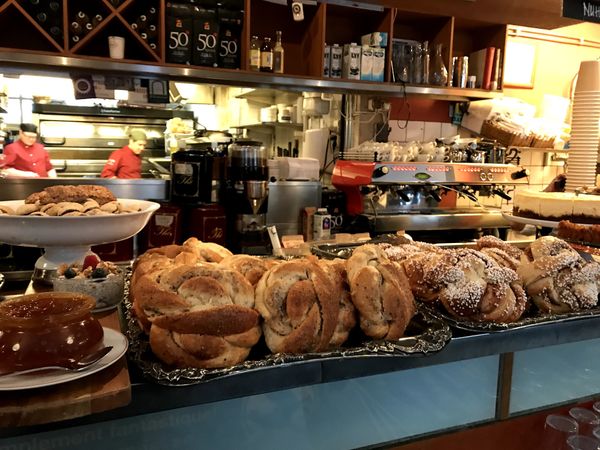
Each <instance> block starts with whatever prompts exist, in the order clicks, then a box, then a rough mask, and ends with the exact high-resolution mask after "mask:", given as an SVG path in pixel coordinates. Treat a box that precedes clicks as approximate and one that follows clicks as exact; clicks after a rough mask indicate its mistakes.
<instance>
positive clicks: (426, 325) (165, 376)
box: [121, 277, 452, 386]
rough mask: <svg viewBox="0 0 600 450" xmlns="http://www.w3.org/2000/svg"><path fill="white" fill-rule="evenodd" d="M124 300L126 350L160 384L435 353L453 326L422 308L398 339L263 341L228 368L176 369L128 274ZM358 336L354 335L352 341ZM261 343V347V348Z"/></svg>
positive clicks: (201, 381)
mask: <svg viewBox="0 0 600 450" xmlns="http://www.w3.org/2000/svg"><path fill="white" fill-rule="evenodd" d="M124 297H125V298H124V300H123V303H122V304H121V307H122V308H123V313H124V316H125V323H126V330H125V335H126V336H127V338H128V339H129V348H128V350H127V354H128V357H129V359H130V360H131V361H132V362H133V363H134V364H136V365H137V366H138V367H139V369H140V370H141V372H142V373H143V374H144V376H145V377H146V378H148V379H150V380H152V381H154V382H156V383H158V384H162V385H167V386H188V385H192V384H199V383H203V382H207V381H210V380H214V379H216V378H220V377H224V376H231V375H236V374H243V373H245V372H249V371H255V370H261V369H265V368H270V367H276V366H282V365H285V364H293V363H308V362H314V361H317V360H321V361H322V360H326V359H344V358H369V357H382V356H383V357H415V356H424V355H427V354H431V353H435V352H438V351H440V350H441V349H443V348H444V346H445V345H446V344H447V343H448V342H449V341H450V338H451V337H452V333H451V331H450V327H449V326H448V325H447V324H446V323H445V322H444V321H442V320H440V319H438V318H437V317H435V316H434V315H431V314H429V312H427V311H422V310H420V311H419V312H418V313H417V315H416V316H415V317H414V318H413V320H412V321H411V323H410V325H409V328H408V329H407V336H405V337H403V338H400V339H398V340H397V341H393V342H391V341H377V342H376V341H365V342H363V343H361V344H360V345H355V346H352V347H350V346H349V347H342V348H340V349H336V350H335V351H330V352H323V353H307V354H302V355H290V354H284V353H278V354H267V353H268V349H267V348H266V346H264V342H262V339H261V341H260V342H259V344H258V345H257V346H256V347H255V348H254V349H253V351H252V352H251V353H250V356H249V358H250V359H248V360H247V361H245V362H243V363H241V364H238V365H236V366H232V367H228V368H225V369H195V368H187V369H174V368H171V367H169V366H167V365H166V364H164V363H163V362H161V361H159V360H158V359H157V358H156V357H155V356H154V354H153V353H152V350H151V349H150V344H149V342H148V336H147V335H146V334H145V333H144V332H143V330H142V329H141V327H140V325H139V323H138V321H137V320H136V318H135V317H134V314H133V307H132V304H131V302H130V300H129V277H127V280H126V283H125V293H124ZM353 339H356V336H355V337H354V338H353V337H351V338H350V339H349V341H351V340H353ZM261 344H262V348H261Z"/></svg>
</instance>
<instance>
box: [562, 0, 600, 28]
mask: <svg viewBox="0 0 600 450" xmlns="http://www.w3.org/2000/svg"><path fill="white" fill-rule="evenodd" d="M562 15H563V17H570V18H571V19H578V20H585V21H586V22H596V23H600V1H598V0H563V9H562Z"/></svg>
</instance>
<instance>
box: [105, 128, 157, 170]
mask: <svg viewBox="0 0 600 450" xmlns="http://www.w3.org/2000/svg"><path fill="white" fill-rule="evenodd" d="M145 148H146V133H144V132H143V131H142V130H136V129H134V130H131V132H130V133H129V144H128V145H126V146H125V147H123V148H121V149H119V150H115V151H114V152H112V153H111V154H110V156H109V158H108V161H107V162H106V164H105V165H104V168H103V169H102V173H100V176H101V177H102V178H142V157H141V156H140V154H141V153H142V152H143V151H144V149H145Z"/></svg>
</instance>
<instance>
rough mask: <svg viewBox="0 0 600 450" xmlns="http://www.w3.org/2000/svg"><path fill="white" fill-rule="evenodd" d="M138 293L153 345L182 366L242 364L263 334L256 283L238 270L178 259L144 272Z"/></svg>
mask: <svg viewBox="0 0 600 450" xmlns="http://www.w3.org/2000/svg"><path fill="white" fill-rule="evenodd" d="M136 299H137V301H138V303H139V305H140V307H141V308H142V310H143V312H144V314H145V315H146V316H147V318H148V320H149V321H150V322H151V324H152V325H151V328H150V347H151V348H152V351H153V352H154V354H155V355H156V356H157V357H158V358H159V359H161V360H162V361H164V362H165V363H167V364H171V365H173V366H176V367H199V368H217V367H228V366H231V365H235V364H238V363H240V362H242V361H243V360H244V359H246V357H247V356H248V353H249V352H250V349H251V348H252V346H253V345H255V344H256V342H258V339H259V338H260V326H259V315H258V312H256V311H255V310H254V309H253V306H254V293H253V288H252V285H250V283H249V282H248V281H247V280H246V279H245V278H244V277H243V276H242V275H241V274H240V273H238V272H236V271H232V270H227V269H223V268H219V267H217V266H215V265H213V264H196V265H173V266H171V267H168V268H166V269H164V270H161V271H156V272H152V273H147V274H146V275H143V276H142V277H141V278H140V279H139V280H138V282H137V287H136Z"/></svg>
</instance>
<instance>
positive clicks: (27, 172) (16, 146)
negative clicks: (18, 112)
mask: <svg viewBox="0 0 600 450" xmlns="http://www.w3.org/2000/svg"><path fill="white" fill-rule="evenodd" d="M36 140H37V126H35V125H34V124H32V123H22V124H21V126H20V127H19V140H18V141H16V142H13V143H12V144H8V145H7V146H6V147H4V152H3V153H2V158H0V169H1V171H2V175H4V176H5V177H9V178H34V177H35V178H37V177H52V178H54V177H56V170H54V167H52V163H51V162H50V155H48V152H47V151H46V149H45V148H44V146H43V145H42V144H40V143H38V142H36Z"/></svg>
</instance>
